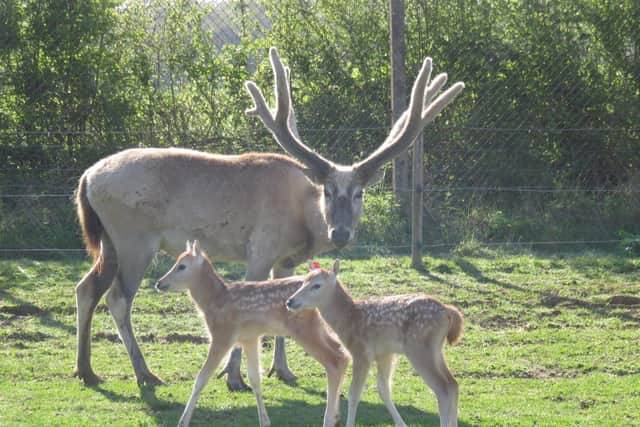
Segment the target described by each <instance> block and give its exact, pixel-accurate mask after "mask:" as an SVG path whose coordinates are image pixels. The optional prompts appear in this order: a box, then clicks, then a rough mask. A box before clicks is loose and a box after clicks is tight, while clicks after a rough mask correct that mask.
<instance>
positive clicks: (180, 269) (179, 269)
mask: <svg viewBox="0 0 640 427" xmlns="http://www.w3.org/2000/svg"><path fill="white" fill-rule="evenodd" d="M185 268H187V266H186V265H184V264H180V265H179V266H178V271H182V270H184V269H185Z"/></svg>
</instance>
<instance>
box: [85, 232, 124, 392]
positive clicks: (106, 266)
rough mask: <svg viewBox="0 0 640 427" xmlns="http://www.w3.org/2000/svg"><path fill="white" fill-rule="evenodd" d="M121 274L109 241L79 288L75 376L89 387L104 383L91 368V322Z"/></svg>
mask: <svg viewBox="0 0 640 427" xmlns="http://www.w3.org/2000/svg"><path fill="white" fill-rule="evenodd" d="M117 271H118V262H117V257H116V253H115V250H114V248H113V245H112V244H111V241H110V240H109V238H108V237H106V236H105V237H103V239H102V249H101V253H100V259H99V260H97V262H96V263H95V264H94V265H93V267H91V270H90V271H89V272H88V273H87V274H86V275H85V276H84V277H83V278H82V280H80V282H79V283H78V285H77V286H76V306H77V322H78V326H77V328H78V330H77V335H78V349H77V351H78V353H77V358H76V370H75V375H77V376H78V377H79V378H80V379H82V380H83V381H84V384H85V385H95V384H97V383H98V382H100V381H101V379H100V377H98V376H97V375H96V374H95V373H94V372H93V369H92V368H91V322H92V320H93V313H94V311H95V309H96V306H97V305H98V302H99V301H100V298H102V296H103V295H104V293H105V292H106V291H107V289H109V287H110V286H111V284H112V283H113V280H114V278H115V276H116V272H117Z"/></svg>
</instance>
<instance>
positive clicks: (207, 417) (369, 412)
mask: <svg viewBox="0 0 640 427" xmlns="http://www.w3.org/2000/svg"><path fill="white" fill-rule="evenodd" d="M98 391H99V390H98ZM305 391H307V390H305ZM311 392H312V393H313V394H319V393H318V391H317V390H311ZM103 394H104V395H105V396H107V397H108V398H110V397H109V396H110V395H113V394H114V393H111V392H109V393H108V394H105V393H103ZM112 397H113V400H118V399H120V398H121V397H119V396H117V395H116V396H112ZM140 397H141V399H142V400H143V401H144V402H145V403H146V404H147V405H148V407H149V410H150V411H149V413H151V414H152V415H153V416H154V418H156V420H157V422H158V424H159V425H163V426H175V425H177V423H178V420H179V419H180V416H181V415H182V411H183V410H184V405H185V404H186V402H170V401H167V400H165V399H162V398H159V397H158V396H156V393H155V388H153V387H143V388H141V389H140ZM267 397H268V396H267ZM125 400H128V398H126V399H125ZM275 400H276V401H277V402H276V403H275V405H276V406H274V404H272V405H269V404H267V412H268V413H269V418H270V419H271V421H272V423H273V425H286V426H312V425H320V424H321V423H322V417H323V415H324V410H325V404H324V403H322V404H313V405H311V404H308V403H307V402H305V401H304V400H294V399H283V400H278V399H275ZM397 408H398V411H399V412H400V414H401V415H402V417H403V419H404V420H405V422H406V423H407V424H409V425H416V426H437V425H439V424H440V418H439V416H438V414H435V413H427V412H424V411H422V410H420V409H417V408H414V407H412V406H403V405H399V406H397ZM340 413H341V417H342V422H343V423H344V421H346V418H347V401H346V399H341V401H340ZM257 421H258V414H257V409H256V406H255V405H250V406H246V407H242V408H233V409H212V408H203V407H202V406H197V405H196V409H195V411H194V414H193V418H192V420H191V425H192V426H198V425H242V424H244V425H256V424H257ZM357 422H358V424H360V425H367V426H375V425H379V426H382V425H385V426H386V425H392V424H393V420H392V418H391V415H389V413H388V412H387V409H386V407H385V406H384V404H383V403H382V402H380V403H379V404H372V403H369V402H360V404H359V405H358V416H357ZM458 425H460V426H463V427H469V426H470V425H471V424H468V423H465V422H459V424H458Z"/></svg>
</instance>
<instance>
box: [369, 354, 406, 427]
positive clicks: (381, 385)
mask: <svg viewBox="0 0 640 427" xmlns="http://www.w3.org/2000/svg"><path fill="white" fill-rule="evenodd" d="M395 359H396V357H395V355H394V354H393V353H388V354H384V355H381V356H378V357H377V358H376V364H377V365H378V394H379V395H380V398H381V399H382V401H383V402H384V404H385V405H386V406H387V409H388V410H389V413H390V414H391V417H392V418H393V422H394V423H396V426H398V427H406V424H405V423H404V421H403V420H402V417H401V416H400V414H399V413H398V410H397V409H396V406H395V405H394V404H393V402H392V401H391V377H392V376H393V368H394V367H395Z"/></svg>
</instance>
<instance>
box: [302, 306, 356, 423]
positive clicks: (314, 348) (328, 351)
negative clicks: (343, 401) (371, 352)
mask: <svg viewBox="0 0 640 427" xmlns="http://www.w3.org/2000/svg"><path fill="white" fill-rule="evenodd" d="M290 334H291V336H292V338H294V339H295V340H296V341H297V342H298V344H300V345H301V346H302V348H303V349H304V350H305V351H306V352H307V353H309V355H311V357H313V358H314V359H316V360H317V361H318V362H320V363H321V364H322V366H324V368H325V370H326V372H327V406H326V408H325V412H324V423H323V426H324V427H334V426H338V425H340V389H341V387H342V382H343V381H344V374H345V371H346V369H347V364H348V363H349V356H348V355H347V353H346V350H345V349H344V347H343V346H342V344H341V343H340V342H339V341H338V340H337V339H336V338H334V337H333V336H332V335H331V334H330V333H329V331H328V330H327V329H326V327H325V325H324V322H322V320H321V319H320V316H319V314H318V313H317V312H316V311H315V310H314V311H309V312H307V313H305V316H300V317H298V316H296V318H294V320H292V321H291V323H290Z"/></svg>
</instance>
